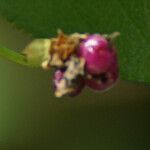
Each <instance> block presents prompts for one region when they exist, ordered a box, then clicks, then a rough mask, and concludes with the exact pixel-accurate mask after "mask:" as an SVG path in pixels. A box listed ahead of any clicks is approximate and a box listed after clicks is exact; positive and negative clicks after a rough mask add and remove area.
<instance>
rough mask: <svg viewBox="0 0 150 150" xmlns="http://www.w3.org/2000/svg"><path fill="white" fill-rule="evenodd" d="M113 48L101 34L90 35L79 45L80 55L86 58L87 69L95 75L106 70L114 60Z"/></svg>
mask: <svg viewBox="0 0 150 150" xmlns="http://www.w3.org/2000/svg"><path fill="white" fill-rule="evenodd" d="M112 51H113V50H112V48H111V47H110V44H109V42H108V41H107V40H106V39H105V38H104V37H103V36H101V35H98V34H95V35H90V36H88V37H87V38H86V39H85V40H84V41H82V42H81V43H80V46H79V56H81V57H83V58H84V59H85V60H86V66H85V67H86V71H87V72H88V73H90V74H93V75H98V74H100V73H104V72H106V71H107V70H108V69H109V68H110V66H111V64H112V61H113V59H114V58H113V55H112Z"/></svg>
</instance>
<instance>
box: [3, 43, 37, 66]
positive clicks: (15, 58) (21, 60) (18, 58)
mask: <svg viewBox="0 0 150 150" xmlns="http://www.w3.org/2000/svg"><path fill="white" fill-rule="evenodd" d="M0 57H2V58H5V59H7V60H9V61H12V62H15V63H17V64H20V65H23V66H27V67H38V65H35V64H33V63H31V62H30V63H29V62H28V61H27V59H26V56H25V55H23V54H21V53H19V52H15V51H13V50H11V49H8V48H6V47H4V46H1V45H0Z"/></svg>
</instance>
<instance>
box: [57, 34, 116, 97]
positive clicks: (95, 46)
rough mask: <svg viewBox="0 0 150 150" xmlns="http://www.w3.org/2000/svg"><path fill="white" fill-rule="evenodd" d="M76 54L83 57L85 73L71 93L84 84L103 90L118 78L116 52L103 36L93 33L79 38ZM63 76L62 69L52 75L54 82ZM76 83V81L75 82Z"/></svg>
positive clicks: (75, 93)
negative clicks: (84, 37)
mask: <svg viewBox="0 0 150 150" xmlns="http://www.w3.org/2000/svg"><path fill="white" fill-rule="evenodd" d="M77 53H78V54H77V56H78V57H82V58H84V59H85V75H84V76H83V77H82V78H79V79H78V81H79V82H78V83H81V84H77V85H76V87H75V88H74V91H73V92H72V94H71V95H77V94H79V93H80V92H81V90H82V89H83V87H84V85H86V86H88V87H90V88H91V89H93V90H97V91H103V90H107V89H109V88H110V87H112V86H113V85H114V83H115V82H116V81H117V79H118V62H117V54H116V50H115V48H114V46H113V44H112V43H111V42H110V41H109V40H107V39H106V38H105V37H103V36H101V35H99V34H94V35H89V36H88V37H87V38H86V39H84V40H81V42H80V44H79V46H78V50H77ZM62 78H63V71H61V70H58V71H56V72H55V75H54V84H55V88H57V83H59V81H60V80H61V79H62ZM76 83H77V82H76Z"/></svg>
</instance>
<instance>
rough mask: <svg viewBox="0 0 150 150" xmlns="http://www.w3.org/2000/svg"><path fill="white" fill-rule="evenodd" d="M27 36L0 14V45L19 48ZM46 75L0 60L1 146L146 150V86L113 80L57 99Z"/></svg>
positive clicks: (149, 108) (149, 93)
mask: <svg viewBox="0 0 150 150" xmlns="http://www.w3.org/2000/svg"><path fill="white" fill-rule="evenodd" d="M31 40H32V37H31V36H30V35H29V34H26V33H24V32H21V31H18V30H17V29H16V28H15V27H14V26H13V25H12V24H9V23H8V22H7V21H6V20H4V19H2V17H1V18H0V43H1V44H3V45H6V46H7V47H9V48H12V49H16V50H18V51H19V50H21V49H23V48H24V46H25V45H26V44H27V43H28V42H29V41H31ZM51 77H52V73H51V71H43V70H42V69H30V68H26V67H23V66H20V65H17V64H15V63H11V62H8V61H6V60H3V59H1V58H0V149H1V150H50V149H53V150H58V149H61V150H77V149H78V150H84V149H86V150H91V149H93V150H97V149H98V150H99V149H101V150H133V149H136V150H141V149H143V150H149V149H150V145H149V135H150V134H149V131H150V130H149V128H150V123H149V115H150V102H149V101H150V87H149V86H144V85H141V84H140V85H138V83H131V82H130V83H129V82H125V81H119V82H118V84H117V85H116V86H115V87H114V88H113V89H111V90H109V91H108V92H105V93H96V92H93V91H91V90H89V89H86V90H84V91H83V93H82V94H81V95H79V96H78V97H76V98H69V97H64V98H61V99H57V98H55V97H54V95H53V90H52V88H51V87H52V80H51Z"/></svg>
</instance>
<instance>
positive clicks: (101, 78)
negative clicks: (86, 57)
mask: <svg viewBox="0 0 150 150" xmlns="http://www.w3.org/2000/svg"><path fill="white" fill-rule="evenodd" d="M113 56H114V59H113V60H112V64H111V66H110V67H109V69H108V70H107V72H105V73H102V74H100V75H97V76H91V78H86V79H85V84H86V85H87V86H88V87H90V88H91V89H93V90H98V91H103V90H107V89H109V88H110V87H112V86H113V85H114V84H115V83H116V81H117V79H118V75H119V74H118V63H117V59H116V54H113Z"/></svg>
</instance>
